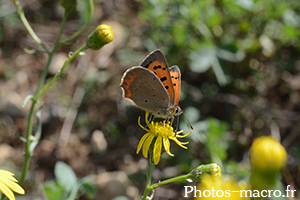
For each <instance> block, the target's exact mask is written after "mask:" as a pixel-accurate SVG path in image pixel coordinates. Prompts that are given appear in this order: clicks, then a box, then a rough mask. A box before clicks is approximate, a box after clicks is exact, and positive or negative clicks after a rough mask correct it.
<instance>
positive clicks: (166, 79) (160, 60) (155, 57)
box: [141, 50, 175, 105]
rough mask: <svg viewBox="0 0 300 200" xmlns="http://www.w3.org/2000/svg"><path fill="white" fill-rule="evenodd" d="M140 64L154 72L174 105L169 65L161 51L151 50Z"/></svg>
mask: <svg viewBox="0 0 300 200" xmlns="http://www.w3.org/2000/svg"><path fill="white" fill-rule="evenodd" d="M141 66H142V67H145V68H147V69H149V70H151V71H152V72H154V73H155V74H156V76H157V77H158V79H159V80H160V81H161V83H162V84H163V86H164V87H165V89H166V90H167V92H168V94H169V96H170V104H172V105H174V102H175V91H174V88H173V87H172V80H171V78H170V72H169V66H168V63H167V60H166V58H165V56H164V55H163V53H162V52H161V51H160V50H155V51H153V52H152V53H150V54H149V56H147V57H146V58H145V60H144V61H143V62H142V63H141Z"/></svg>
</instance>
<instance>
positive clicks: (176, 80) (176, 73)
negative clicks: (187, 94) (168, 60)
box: [169, 65, 181, 105]
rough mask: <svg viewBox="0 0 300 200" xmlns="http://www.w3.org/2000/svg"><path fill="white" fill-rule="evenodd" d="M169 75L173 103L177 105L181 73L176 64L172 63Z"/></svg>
mask: <svg viewBox="0 0 300 200" xmlns="http://www.w3.org/2000/svg"><path fill="white" fill-rule="evenodd" d="M169 70H170V76H171V80H172V84H173V88H174V92H175V99H174V104H173V105H178V102H179V97H180V89H181V73H180V69H179V67H178V66H176V65H174V66H172V67H170V68H169Z"/></svg>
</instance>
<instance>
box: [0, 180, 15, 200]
mask: <svg viewBox="0 0 300 200" xmlns="http://www.w3.org/2000/svg"><path fill="white" fill-rule="evenodd" d="M0 191H1V192H2V193H3V194H4V195H5V196H7V197H8V199H9V200H15V195H14V193H13V192H12V191H11V190H10V188H9V187H7V186H6V185H5V183H3V182H2V181H0Z"/></svg>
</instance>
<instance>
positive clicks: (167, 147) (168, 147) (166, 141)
mask: <svg viewBox="0 0 300 200" xmlns="http://www.w3.org/2000/svg"><path fill="white" fill-rule="evenodd" d="M163 143H164V147H165V150H166V152H167V154H169V155H170V156H174V154H172V153H171V152H170V141H169V140H168V138H166V137H164V138H163Z"/></svg>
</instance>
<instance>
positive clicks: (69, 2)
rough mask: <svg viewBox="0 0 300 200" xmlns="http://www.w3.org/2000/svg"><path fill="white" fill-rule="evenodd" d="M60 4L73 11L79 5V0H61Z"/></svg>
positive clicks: (67, 10)
mask: <svg viewBox="0 0 300 200" xmlns="http://www.w3.org/2000/svg"><path fill="white" fill-rule="evenodd" d="M60 4H61V5H62V7H64V9H65V10H66V12H72V11H74V10H75V8H76V6H77V0H60Z"/></svg>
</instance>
